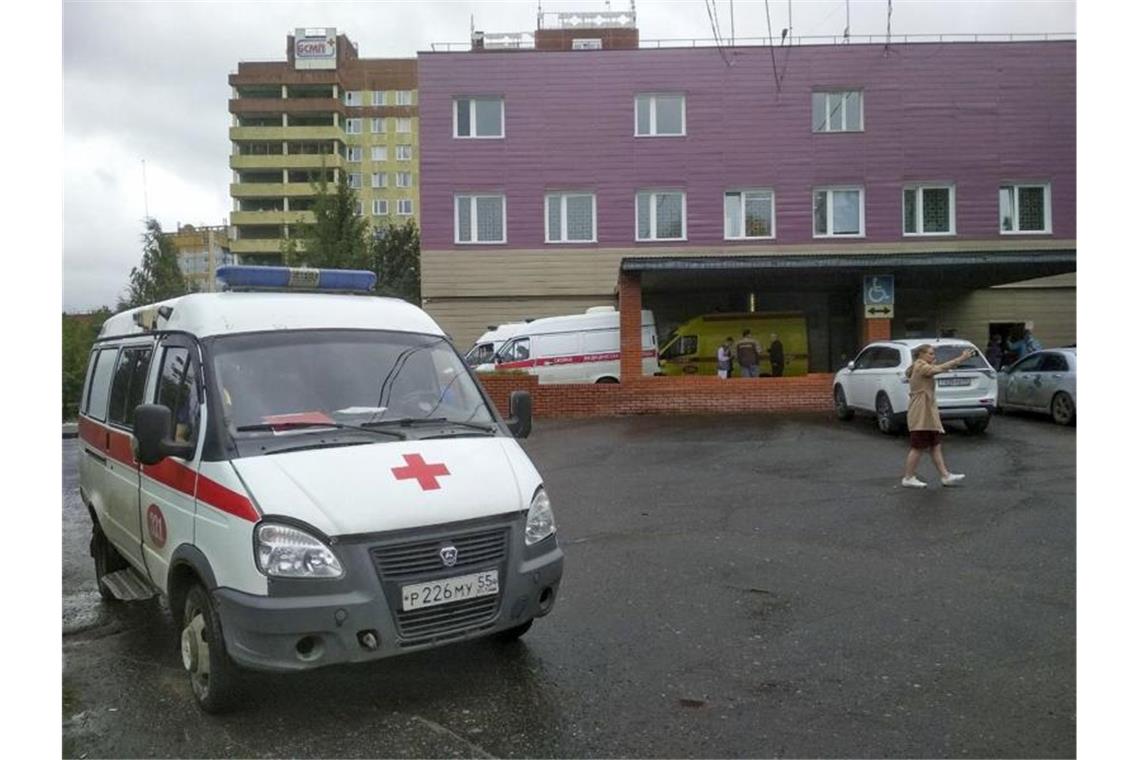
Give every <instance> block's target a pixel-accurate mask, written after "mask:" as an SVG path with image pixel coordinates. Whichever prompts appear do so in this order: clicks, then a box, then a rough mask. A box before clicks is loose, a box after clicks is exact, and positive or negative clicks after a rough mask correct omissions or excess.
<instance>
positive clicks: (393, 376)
mask: <svg viewBox="0 0 1140 760" xmlns="http://www.w3.org/2000/svg"><path fill="white" fill-rule="evenodd" d="M210 356H211V358H212V365H213V369H214V376H215V378H216V383H217V387H218V394H219V395H220V396H221V400H222V408H223V422H224V424H225V426H226V429H227V430H228V431H229V433H230V434H231V435H232V436H234V437H235V438H239V439H240V438H242V437H246V436H264V435H267V434H270V435H272V434H277V433H281V432H284V431H289V430H292V431H296V432H302V431H304V430H313V431H316V430H321V429H325V430H327V429H328V428H329V427H336V426H345V427H352V428H360V427H363V428H366V429H371V428H375V429H377V430H379V429H381V428H384V427H386V426H389V425H391V426H392V427H393V428H396V429H399V427H400V426H403V427H409V426H410V425H412V424H416V428H417V434H423V435H426V434H429V433H427V432H425V431H423V430H420V429H419V428H421V427H423V426H424V425H425V424H426V423H429V422H430V423H441V424H442V423H444V422H453V423H457V424H460V425H467V426H469V427H475V426H483V427H485V428H486V429H487V432H490V431H491V430H492V429H493V428H494V425H495V422H494V417H493V415H492V413H491V411H490V409H488V408H487V405H486V404H485V403H484V401H483V396H482V394H481V393H480V392H479V389H478V386H477V385H476V384H475V381H474V380H473V379H472V377H471V375H470V373H469V372H468V370H467V367H466V366H464V364H463V360H462V359H461V358H460V357H459V355H458V354H457V353H456V352H455V349H454V348H452V346H451V344H450V343H448V342H447V340H446V339H445V338H443V337H440V336H433V335H420V334H413V333H400V332H388V331H379V330H289V331H281V332H274V333H251V334H246V335H229V336H223V337H220V338H217V339H216V340H215V341H213V342H212V345H211V346H210ZM376 437H377V438H378V439H382V437H381V436H379V435H378V436H376ZM399 437H404V436H403V435H401V436H399ZM393 439H394V438H393Z"/></svg>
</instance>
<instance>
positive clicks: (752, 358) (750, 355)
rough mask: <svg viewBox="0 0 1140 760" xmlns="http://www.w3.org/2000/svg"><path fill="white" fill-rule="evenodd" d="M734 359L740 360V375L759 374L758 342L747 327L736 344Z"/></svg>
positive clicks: (754, 375)
mask: <svg viewBox="0 0 1140 760" xmlns="http://www.w3.org/2000/svg"><path fill="white" fill-rule="evenodd" d="M736 360H737V361H738V362H740V376H741V377H759V376H760V344H759V343H757V342H756V339H755V338H753V337H752V331H751V330H749V329H748V328H747V327H746V328H744V333H743V334H742V335H741V337H740V342H738V343H737V344H736Z"/></svg>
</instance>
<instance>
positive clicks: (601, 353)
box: [479, 306, 661, 384]
mask: <svg viewBox="0 0 1140 760" xmlns="http://www.w3.org/2000/svg"><path fill="white" fill-rule="evenodd" d="M619 319H620V314H619V313H618V311H617V310H616V309H614V307H612V306H593V307H591V308H589V309H586V312H585V313H584V314H569V315H566V316H562V317H545V318H543V319H536V320H533V321H531V322H528V323H526V324H525V325H523V326H522V327H521V329H519V330H518V331H517V332H515V335H514V337H513V338H511V339H509V340H508V341H507V342H506V343H504V344H503V346H502V348H500V349H499V350H498V352H497V353H496V354H495V357H494V360H493V362H491V363H488V364H484V365H481V366H480V367H479V371H480V372H491V371H495V370H523V371H525V372H527V373H528V374H531V375H536V376H537V377H538V382H540V383H543V384H556V383H616V382H619V381H620V379H621V330H620V326H619ZM641 371H642V374H645V375H655V374H658V373H660V371H661V365H660V364H659V363H658V361H657V324H656V323H655V322H654V320H653V312H651V311H648V310H642V312H641Z"/></svg>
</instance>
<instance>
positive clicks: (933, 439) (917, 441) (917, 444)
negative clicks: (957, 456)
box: [910, 430, 942, 449]
mask: <svg viewBox="0 0 1140 760" xmlns="http://www.w3.org/2000/svg"><path fill="white" fill-rule="evenodd" d="M940 443H942V433H939V432H938V431H937V430H912V431H910V447H911V448H912V449H930V448H934V447H935V446H937V445H938V444H940Z"/></svg>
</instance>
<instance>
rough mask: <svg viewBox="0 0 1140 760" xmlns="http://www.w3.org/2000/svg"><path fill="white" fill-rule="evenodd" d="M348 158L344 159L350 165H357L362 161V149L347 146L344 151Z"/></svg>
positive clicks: (355, 146) (356, 146)
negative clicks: (350, 163)
mask: <svg viewBox="0 0 1140 760" xmlns="http://www.w3.org/2000/svg"><path fill="white" fill-rule="evenodd" d="M345 150H346V151H347V152H348V156H346V158H347V159H348V160H349V161H350V162H352V163H359V162H361V161H363V160H364V148H363V147H362V146H360V145H349V146H348V147H347V148H346V149H345Z"/></svg>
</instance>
